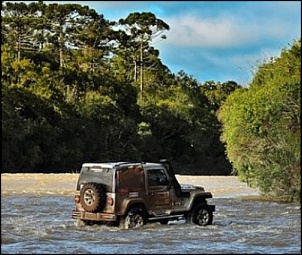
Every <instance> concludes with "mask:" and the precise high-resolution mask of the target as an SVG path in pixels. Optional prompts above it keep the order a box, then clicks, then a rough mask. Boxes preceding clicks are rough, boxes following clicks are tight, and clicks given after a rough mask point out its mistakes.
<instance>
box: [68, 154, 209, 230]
mask: <svg viewBox="0 0 302 255" xmlns="http://www.w3.org/2000/svg"><path fill="white" fill-rule="evenodd" d="M207 198H212V194H211V193H210V192H205V190H204V189H203V188H202V187H199V186H193V185H187V186H185V185H180V184H179V183H178V181H177V179H176V177H175V175H174V172H173V170H172V167H171V164H170V163H169V161H167V160H161V161H160V162H156V163H153V162H135V163H133V162H115V163H113V162H104V163H84V164H83V165H82V168H81V172H80V175H79V179H78V182H77V185H76V194H75V209H74V210H73V213H72V218H74V219H77V221H78V222H79V223H85V224H93V223H114V224H116V225H118V226H120V227H121V228H126V229H127V228H137V227H140V226H142V225H144V224H146V223H147V222H154V221H157V222H160V223H162V224H167V223H168V222H169V221H170V220H182V219H185V220H186V222H189V223H194V224H198V225H200V226H206V225H209V224H212V221H213V212H214V211H215V205H210V204H208V203H207Z"/></svg>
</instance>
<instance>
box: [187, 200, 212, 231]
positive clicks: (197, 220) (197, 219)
mask: <svg viewBox="0 0 302 255" xmlns="http://www.w3.org/2000/svg"><path fill="white" fill-rule="evenodd" d="M190 218H191V219H190V220H191V222H192V223H194V224H197V225H199V226H206V225H211V224H212V222H213V212H212V210H211V209H210V207H209V206H207V205H203V204H202V205H197V206H196V207H195V208H194V209H193V211H192V214H191V216H190Z"/></svg>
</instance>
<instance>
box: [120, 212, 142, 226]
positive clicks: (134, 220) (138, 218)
mask: <svg viewBox="0 0 302 255" xmlns="http://www.w3.org/2000/svg"><path fill="white" fill-rule="evenodd" d="M144 224H146V217H145V212H144V210H143V209H142V208H138V207H135V208H132V209H130V210H129V212H128V213H127V215H126V216H125V217H122V218H121V220H120V228H124V229H130V228H139V227H142V226H143V225H144Z"/></svg>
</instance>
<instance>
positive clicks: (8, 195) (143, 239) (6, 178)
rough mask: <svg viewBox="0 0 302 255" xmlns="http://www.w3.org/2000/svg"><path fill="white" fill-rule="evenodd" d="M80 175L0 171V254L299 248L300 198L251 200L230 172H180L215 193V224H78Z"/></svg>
mask: <svg viewBox="0 0 302 255" xmlns="http://www.w3.org/2000/svg"><path fill="white" fill-rule="evenodd" d="M77 177H78V174H1V254H255V253H259V254H301V205H300V204H284V203H277V202H267V201H258V200H254V199H250V196H257V195H258V194H259V192H258V191H257V190H255V189H251V188H249V187H247V185H246V184H245V183H242V182H239V181H238V179H237V177H236V176H183V175H177V179H178V180H179V182H181V183H187V184H196V185H201V186H203V187H204V188H205V189H206V190H208V191H211V192H212V193H213V198H212V199H210V200H209V201H210V202H211V203H214V204H215V205H216V212H215V213H214V220H213V224H212V225H210V226H206V227H201V226H196V225H190V224H186V223H185V222H183V221H178V222H176V221H170V222H169V224H168V225H161V224H159V223H150V224H147V225H145V226H143V227H142V228H140V229H133V230H131V229H130V230H126V229H119V228H117V227H109V226H100V225H93V226H77V225H76V224H75V221H74V220H73V219H72V218H71V212H72V210H73V207H74V202H73V194H74V190H75V184H76V180H77Z"/></svg>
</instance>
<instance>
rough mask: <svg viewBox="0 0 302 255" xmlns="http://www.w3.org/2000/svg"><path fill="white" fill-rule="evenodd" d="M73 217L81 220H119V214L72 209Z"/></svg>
mask: <svg viewBox="0 0 302 255" xmlns="http://www.w3.org/2000/svg"><path fill="white" fill-rule="evenodd" d="M71 217H72V218H73V219H80V220H92V221H117V216H116V215H115V214H109V213H90V212H85V211H76V210H73V211H72V216H71Z"/></svg>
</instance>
